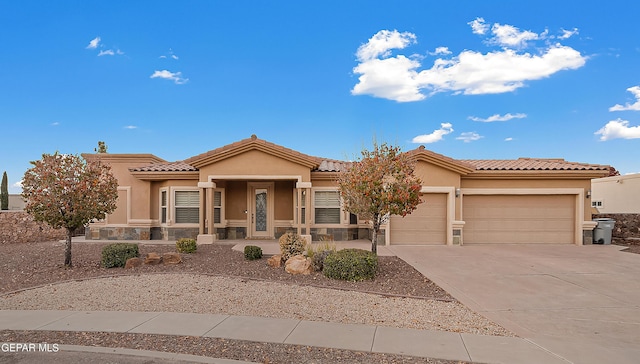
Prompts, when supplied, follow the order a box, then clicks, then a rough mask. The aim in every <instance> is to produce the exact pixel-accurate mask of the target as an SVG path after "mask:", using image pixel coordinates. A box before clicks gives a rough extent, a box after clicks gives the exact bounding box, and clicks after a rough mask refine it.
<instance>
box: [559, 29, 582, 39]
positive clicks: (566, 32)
mask: <svg viewBox="0 0 640 364" xmlns="http://www.w3.org/2000/svg"><path fill="white" fill-rule="evenodd" d="M561 32H562V34H560V35H559V36H558V38H559V39H567V38H571V37H572V36H574V35H576V34H578V28H573V29H571V30H566V29H561Z"/></svg>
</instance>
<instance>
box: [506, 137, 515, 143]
mask: <svg viewBox="0 0 640 364" xmlns="http://www.w3.org/2000/svg"><path fill="white" fill-rule="evenodd" d="M504 141H505V142H510V141H513V138H511V137H509V138H504Z"/></svg>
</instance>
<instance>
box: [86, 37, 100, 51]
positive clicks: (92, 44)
mask: <svg viewBox="0 0 640 364" xmlns="http://www.w3.org/2000/svg"><path fill="white" fill-rule="evenodd" d="M99 44H100V37H95V38H93V39H92V40H91V41H90V42H89V45H88V46H87V47H86V49H96V48H98V45H99Z"/></svg>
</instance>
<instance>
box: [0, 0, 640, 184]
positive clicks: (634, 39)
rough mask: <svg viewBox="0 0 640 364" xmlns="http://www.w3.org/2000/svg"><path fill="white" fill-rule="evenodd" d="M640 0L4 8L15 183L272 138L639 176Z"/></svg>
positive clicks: (4, 67) (2, 139) (331, 151)
mask: <svg viewBox="0 0 640 364" xmlns="http://www.w3.org/2000/svg"><path fill="white" fill-rule="evenodd" d="M638 14H640V3H636V2H629V1H607V2H601V1H599V2H596V1H560V2H558V1H535V2H520V1H456V2H435V1H403V2H401V3H398V4H395V3H389V2H381V1H299V2H291V1H225V2H223V1H134V2H131V1H115V0H110V1H55V2H48V1H4V2H3V3H2V5H0V24H1V25H0V27H1V28H2V31H1V32H0V44H1V46H2V51H1V54H2V56H1V58H0V66H1V67H0V73H1V74H0V76H1V79H2V83H1V84H0V85H1V86H0V122H1V123H0V125H2V129H0V130H2V131H1V132H0V155H1V156H2V157H1V159H0V172H1V171H5V170H6V171H7V173H8V175H9V183H10V186H11V187H10V192H11V193H19V192H20V188H19V186H18V185H17V183H18V182H19V181H20V179H21V178H22V175H23V174H24V172H25V171H26V169H28V168H29V167H30V164H29V161H31V160H36V159H39V158H40V156H41V155H42V153H53V152H55V151H60V152H62V153H74V154H75V153H84V152H92V151H93V149H94V148H95V147H96V146H97V142H98V141H99V140H103V141H105V142H106V143H107V145H108V147H109V152H111V153H153V154H155V155H157V156H159V157H161V158H163V159H166V160H168V161H176V160H182V159H185V158H188V157H191V156H193V155H196V154H199V153H203V152H205V151H208V150H211V149H214V148H217V147H219V146H222V145H225V144H228V143H232V142H235V141H238V140H241V139H244V138H247V137H249V136H251V135H252V134H256V135H257V136H258V137H259V138H262V139H266V140H268V141H271V142H274V143H277V144H280V145H283V146H286V147H289V148H292V149H295V150H298V151H300V152H303V153H306V154H310V155H316V156H321V157H327V158H336V159H352V158H354V157H357V156H358V155H359V151H360V150H361V149H362V148H367V147H369V146H371V143H372V140H373V139H374V138H375V139H377V140H378V141H385V142H390V143H394V144H398V145H400V146H401V147H402V148H403V149H405V150H409V149H414V148H416V147H418V146H419V145H421V144H422V145H425V147H426V148H427V149H430V150H433V151H435V152H437V153H442V154H445V155H447V156H450V157H453V158H459V159H514V158H518V157H541V158H564V159H566V160H570V161H577V162H587V163H600V164H610V165H612V166H614V167H616V168H617V169H618V170H619V171H620V172H621V173H623V174H624V173H637V172H640V161H639V160H638V155H639V153H638V150H640V148H639V147H640V28H638V26H637V15H638Z"/></svg>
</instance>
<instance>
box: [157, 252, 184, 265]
mask: <svg viewBox="0 0 640 364" xmlns="http://www.w3.org/2000/svg"><path fill="white" fill-rule="evenodd" d="M162 263H163V264H164V265H174V264H180V263H182V258H181V257H180V254H179V253H175V252H168V253H164V254H162Z"/></svg>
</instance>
